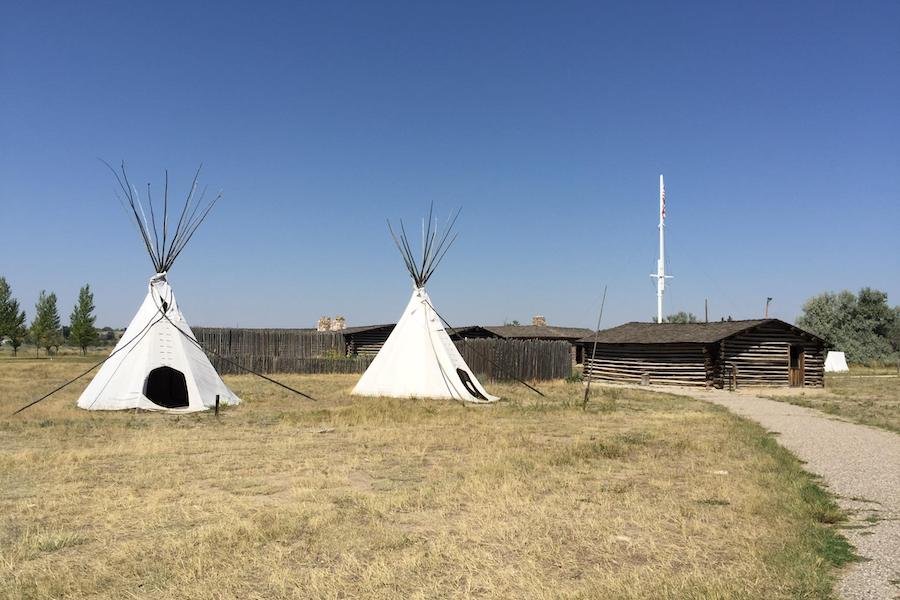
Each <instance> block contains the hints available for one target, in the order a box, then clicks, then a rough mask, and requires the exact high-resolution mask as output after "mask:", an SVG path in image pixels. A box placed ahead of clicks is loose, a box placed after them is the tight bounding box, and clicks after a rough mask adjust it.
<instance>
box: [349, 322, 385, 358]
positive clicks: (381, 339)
mask: <svg viewBox="0 0 900 600" xmlns="http://www.w3.org/2000/svg"><path fill="white" fill-rule="evenodd" d="M393 330H394V328H393V326H391V327H383V328H378V329H371V330H369V331H360V332H357V333H352V334H345V335H344V339H345V340H346V341H347V355H348V356H375V355H376V354H378V351H379V350H381V347H382V346H384V343H385V342H386V341H387V339H388V336H390V335H391V332H392V331H393Z"/></svg>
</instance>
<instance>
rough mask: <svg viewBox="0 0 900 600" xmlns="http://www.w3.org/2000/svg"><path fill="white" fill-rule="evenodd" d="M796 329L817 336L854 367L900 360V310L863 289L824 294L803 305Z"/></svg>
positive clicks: (882, 296) (881, 295)
mask: <svg viewBox="0 0 900 600" xmlns="http://www.w3.org/2000/svg"><path fill="white" fill-rule="evenodd" d="M797 325H799V326H800V327H802V328H803V329H806V330H807V331H811V332H812V333H815V334H816V335H819V336H821V337H822V338H824V339H825V340H827V341H828V342H829V343H830V344H832V345H833V346H834V349H835V350H840V351H842V352H845V353H846V354H847V359H848V360H849V361H851V362H856V363H869V362H877V361H887V360H895V359H897V358H898V357H900V306H893V307H892V306H890V305H889V304H888V296H887V294H886V293H885V292H882V291H880V290H875V289H872V288H868V287H866V288H863V289H861V290H859V293H858V294H854V293H853V292H850V291H846V290H845V291H843V292H825V293H824V294H819V295H817V296H813V297H812V298H810V299H809V300H807V301H806V303H805V304H804V305H803V315H801V316H800V318H799V319H797Z"/></svg>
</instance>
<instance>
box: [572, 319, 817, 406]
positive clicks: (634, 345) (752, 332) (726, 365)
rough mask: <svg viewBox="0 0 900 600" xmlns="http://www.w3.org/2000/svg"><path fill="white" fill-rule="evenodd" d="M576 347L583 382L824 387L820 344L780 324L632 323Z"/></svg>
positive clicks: (809, 335)
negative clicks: (580, 351) (579, 351)
mask: <svg viewBox="0 0 900 600" xmlns="http://www.w3.org/2000/svg"><path fill="white" fill-rule="evenodd" d="M595 342H596V348H595ZM578 344H579V345H581V346H582V348H583V352H584V357H585V361H584V372H583V373H584V377H585V378H590V379H592V380H600V381H614V382H620V383H650V384H661V385H684V386H697V387H717V388H723V387H724V388H729V389H733V388H735V387H743V386H785V387H786V386H792V387H803V386H806V387H824V385H825V375H824V364H825V348H826V345H827V344H826V342H825V340H823V339H822V338H820V337H818V336H816V335H814V334H812V333H809V332H807V331H804V330H802V329H800V328H798V327H795V326H794V325H791V324H790V323H786V322H784V321H781V320H779V319H757V320H748V321H720V322H713V323H637V322H633V323H625V324H624V325H619V326H618V327H613V328H612V329H606V330H602V331H599V332H597V333H596V334H591V335H589V336H586V337H583V338H581V339H580V340H579V341H578Z"/></svg>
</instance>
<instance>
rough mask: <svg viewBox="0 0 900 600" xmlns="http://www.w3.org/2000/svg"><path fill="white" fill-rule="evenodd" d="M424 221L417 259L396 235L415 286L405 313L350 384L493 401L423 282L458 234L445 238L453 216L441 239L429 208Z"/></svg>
mask: <svg viewBox="0 0 900 600" xmlns="http://www.w3.org/2000/svg"><path fill="white" fill-rule="evenodd" d="M428 221H429V223H428V228H427V230H424V231H423V240H424V247H423V252H422V257H421V259H418V260H417V259H416V258H415V257H414V256H413V254H412V251H411V250H410V245H409V240H408V239H407V236H406V232H405V231H402V233H401V235H400V236H399V238H398V237H397V236H394V240H395V242H397V247H398V248H399V249H400V253H401V254H402V255H403V258H404V262H405V263H406V267H407V269H408V270H409V272H410V275H411V276H412V278H413V282H414V283H415V289H414V290H413V295H412V298H410V300H409V304H408V305H407V306H406V310H404V311H403V316H401V317H400V320H399V321H398V323H397V326H396V327H394V330H393V331H392V332H391V335H390V336H389V337H388V339H387V341H386V342H385V343H384V346H382V348H381V350H379V351H378V355H377V356H375V359H374V360H373V361H372V364H370V365H369V368H368V369H366V372H365V373H363V376H362V377H361V378H360V380H359V382H358V383H357V384H356V387H354V388H353V394H355V395H358V396H389V397H393V398H448V399H453V400H461V401H465V402H478V403H483V402H494V401H496V400H497V399H498V398H497V397H495V396H491V395H490V394H488V393H487V391H485V389H484V387H483V386H482V385H481V383H479V382H478V379H477V378H476V377H475V375H474V374H473V373H472V371H471V370H470V369H469V367H468V365H466V362H465V361H464V360H463V357H462V356H461V355H460V353H459V350H457V349H456V346H455V345H454V344H453V341H452V340H451V339H450V336H449V335H448V334H447V330H446V329H445V327H444V323H443V322H442V320H441V317H440V316H439V315H438V314H437V311H435V309H434V305H433V304H432V303H431V299H430V298H429V297H428V293H427V292H426V291H425V282H426V281H427V280H428V278H429V277H430V276H431V274H432V273H433V272H434V269H435V268H436V267H437V264H438V263H439V262H440V259H441V258H442V257H443V256H444V253H445V252H446V251H447V249H448V248H449V247H450V245H451V244H452V243H453V240H455V239H456V238H455V236H454V238H452V239H450V240H449V242H448V236H449V233H450V229H451V228H452V227H453V223H454V222H455V217H454V219H453V220H452V221H451V222H450V224H449V226H448V228H447V231H446V232H445V233H444V235H443V236H442V237H440V238H439V237H438V235H437V231H436V228H433V227H432V226H431V214H430V213H429V218H428ZM423 229H424V227H423ZM401 230H402V223H401ZM391 234H392V235H393V230H392V231H391Z"/></svg>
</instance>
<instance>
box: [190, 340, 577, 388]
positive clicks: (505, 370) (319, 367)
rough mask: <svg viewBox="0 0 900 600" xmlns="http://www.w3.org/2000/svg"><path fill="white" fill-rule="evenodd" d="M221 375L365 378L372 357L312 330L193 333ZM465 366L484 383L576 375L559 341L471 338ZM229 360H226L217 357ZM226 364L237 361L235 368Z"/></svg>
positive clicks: (462, 346) (462, 344) (465, 346)
mask: <svg viewBox="0 0 900 600" xmlns="http://www.w3.org/2000/svg"><path fill="white" fill-rule="evenodd" d="M193 331H194V335H195V336H196V337H197V341H199V342H200V343H201V344H202V345H203V347H204V348H207V349H208V350H211V351H212V352H213V353H212V354H211V355H210V357H209V358H210V361H211V362H212V364H213V366H214V367H215V368H216V370H217V371H218V372H219V373H222V374H233V373H242V372H243V370H242V369H241V368H240V367H244V368H249V369H253V370H254V371H257V372H259V373H266V374H270V373H363V372H364V371H365V370H366V368H368V366H369V365H370V364H371V363H372V360H373V359H374V358H375V357H374V356H364V355H358V356H347V347H346V343H345V341H344V336H343V335H342V334H341V333H340V332H336V331H325V332H319V331H314V330H310V329H233V328H212V327H197V328H195V329H194V330H193ZM455 344H456V347H457V348H458V349H459V352H460V354H462V356H463V358H464V359H465V361H466V364H468V365H469V367H470V368H471V369H472V371H474V372H475V374H476V376H478V377H479V378H480V379H484V380H486V381H504V380H510V379H524V380H546V379H563V378H565V377H569V376H570V375H571V374H572V357H571V351H570V345H569V343H568V342H565V341H559V340H531V339H527V340H506V339H493V338H487V339H468V340H461V341H458V342H455ZM217 354H218V355H221V356H222V357H225V358H226V359H228V360H223V359H222V358H220V357H219V356H216V355H217ZM228 361H233V362H235V363H237V364H238V365H240V367H239V366H236V365H234V364H232V363H230V362H228Z"/></svg>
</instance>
